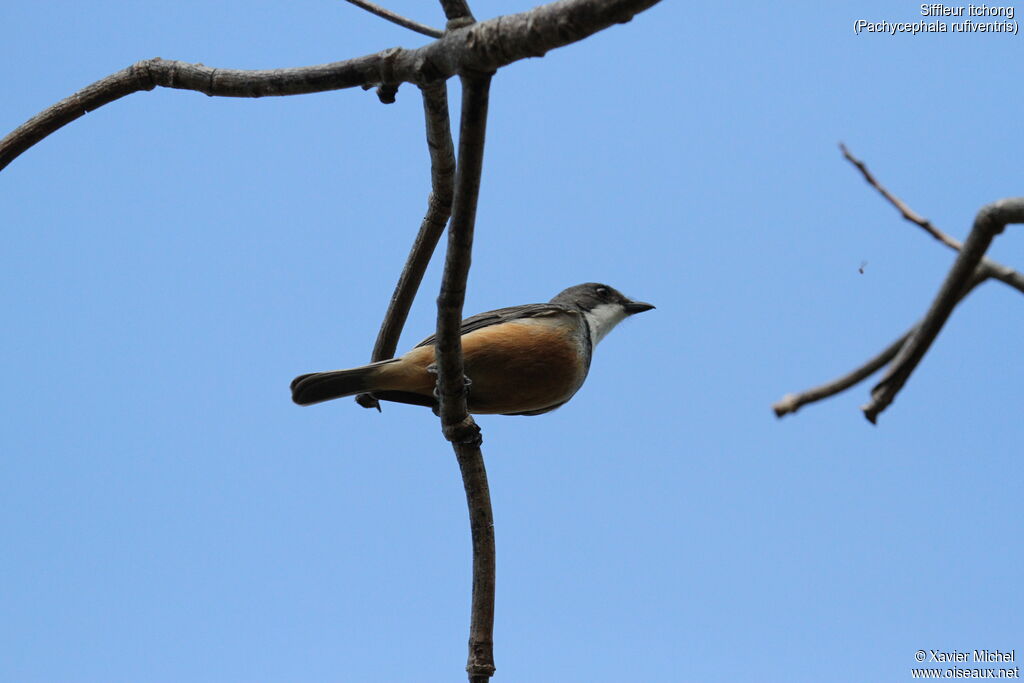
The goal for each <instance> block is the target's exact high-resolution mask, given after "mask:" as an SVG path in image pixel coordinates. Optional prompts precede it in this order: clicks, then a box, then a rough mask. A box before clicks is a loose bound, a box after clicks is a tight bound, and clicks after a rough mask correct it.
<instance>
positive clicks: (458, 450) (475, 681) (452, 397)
mask: <svg viewBox="0 0 1024 683" xmlns="http://www.w3.org/2000/svg"><path fill="white" fill-rule="evenodd" d="M490 83H491V75H490V74H485V75H477V74H473V75H465V76H463V77H462V117H461V120H460V123H459V158H458V165H457V166H456V171H455V198H454V201H453V202H452V219H451V224H450V225H449V227H448V251H447V253H446V255H445V264H444V276H443V278H442V281H441V293H440V295H439V296H438V298H437V342H436V345H435V353H436V354H437V395H438V401H439V402H440V407H439V410H438V413H439V415H440V417H441V428H442V431H443V432H444V435H445V438H447V439H448V440H449V441H451V442H452V446H453V448H454V449H455V456H456V458H458V461H459V469H460V470H461V472H462V482H463V485H464V486H465V489H466V502H467V503H468V505H469V523H470V529H471V531H472V536H473V604H472V613H471V617H470V627H469V660H468V662H467V664H466V671H467V672H468V673H469V680H470V683H486V681H487V680H488V679H489V678H490V677H491V675H492V674H493V673H494V641H493V637H494V576H495V571H494V570H495V562H494V518H493V515H492V513H491V495H490V491H489V489H488V486H487V472H486V470H485V469H484V460H483V454H482V453H481V452H480V443H481V438H480V429H479V427H477V426H476V423H475V422H473V418H471V417H470V416H469V412H468V410H467V406H466V383H465V377H464V374H463V362H462V340H461V338H460V328H461V323H462V305H463V302H464V301H465V298H466V279H467V277H468V276H469V265H470V258H471V252H472V248H473V226H474V223H475V221H476V205H477V198H478V196H479V193H480V173H481V171H482V169H483V153H484V137H485V132H486V128H487V99H488V92H489V89H490Z"/></svg>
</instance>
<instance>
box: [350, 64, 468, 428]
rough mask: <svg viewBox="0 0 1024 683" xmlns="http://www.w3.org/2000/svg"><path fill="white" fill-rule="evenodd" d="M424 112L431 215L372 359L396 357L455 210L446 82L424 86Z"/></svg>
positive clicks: (365, 401) (367, 401)
mask: <svg viewBox="0 0 1024 683" xmlns="http://www.w3.org/2000/svg"><path fill="white" fill-rule="evenodd" d="M421 90H422V94H423V114H424V117H425V119H426V128H427V149H428V150H429V151H430V187H431V189H430V197H429V198H428V199H427V214H426V215H425V216H424V217H423V222H422V223H420V231H419V233H418V234H417V235H416V239H415V241H413V244H412V249H411V250H410V251H409V258H408V259H407V260H406V262H405V268H403V269H402V274H401V275H400V276H399V278H398V284H396V285H395V291H394V293H393V294H392V295H391V303H389V304H388V310H387V313H385V314H384V321H383V322H382V323H381V325H380V332H379V333H378V334H377V341H376V343H375V344H374V345H373V353H372V354H371V356H370V360H371V361H378V360H385V359H387V358H393V357H394V355H395V349H396V348H398V340H399V337H401V336H402V328H403V327H405V321H406V319H407V318H408V317H409V309H410V308H411V307H412V302H413V300H414V299H415V298H416V292H417V291H418V290H419V287H420V283H421V282H422V281H423V273H425V272H426V270H427V266H428V265H429V264H430V258H431V256H432V255H433V253H434V249H435V248H436V247H437V243H438V241H439V240H440V239H441V233H443V232H444V226H445V224H447V223H448V217H449V216H450V215H451V213H452V194H453V192H454V178H455V150H454V148H453V146H452V131H451V127H450V124H449V120H450V119H449V115H448V87H447V85H446V84H445V83H444V81H441V82H438V83H433V84H430V85H425V86H422V88H421ZM356 402H357V403H358V404H359V405H361V406H363V407H364V408H376V409H377V410H380V403H379V402H378V401H377V399H376V398H374V397H373V396H371V395H370V394H359V395H358V396H356Z"/></svg>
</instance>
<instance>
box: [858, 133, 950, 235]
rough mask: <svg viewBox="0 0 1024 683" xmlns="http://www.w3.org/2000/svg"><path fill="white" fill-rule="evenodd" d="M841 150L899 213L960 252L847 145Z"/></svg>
mask: <svg viewBox="0 0 1024 683" xmlns="http://www.w3.org/2000/svg"><path fill="white" fill-rule="evenodd" d="M839 149H840V151H842V153H843V157H845V158H846V160H847V161H849V162H850V163H851V164H853V165H854V166H856V167H857V170H858V171H860V173H861V175H863V176H864V180H866V181H867V182H868V185H870V186H871V187H873V188H875V189H876V190H878V192H879V193H880V194H881V195H882V196H883V197H885V198H886V200H887V201H888V202H889V203H890V204H892V205H893V206H895V207H896V210H897V211H899V212H900V214H901V215H902V216H903V217H904V218H905V219H907V220H908V221H910V222H911V223H914V224H915V225H919V226H920V227H921V228H923V229H924V230H925V232H927V233H928V234H929V235H931V236H932V237H934V238H935V239H937V240H939V241H940V242H942V243H943V244H945V245H946V246H947V247H949V248H950V249H953V250H954V251H960V247H961V244H960V242H959V241H958V240H956V239H954V238H952V237H950V236H949V235H947V234H946V233H944V232H942V231H941V230H939V229H938V228H936V227H935V226H934V225H932V222H931V221H930V220H928V219H927V218H925V217H923V216H921V215H920V214H918V213H917V212H916V211H914V210H913V209H911V208H910V207H909V206H907V205H906V204H905V203H904V202H903V200H902V199H900V198H899V197H897V196H896V195H894V194H892V193H891V192H889V190H887V189H885V187H883V186H882V184H881V183H879V182H878V181H877V180H876V179H875V176H873V175H872V174H871V171H869V170H868V167H867V166H865V165H864V162H863V161H861V160H860V159H858V158H856V157H855V156H853V155H852V154H850V150H848V149H846V145H844V144H843V143H841V142H840V143H839Z"/></svg>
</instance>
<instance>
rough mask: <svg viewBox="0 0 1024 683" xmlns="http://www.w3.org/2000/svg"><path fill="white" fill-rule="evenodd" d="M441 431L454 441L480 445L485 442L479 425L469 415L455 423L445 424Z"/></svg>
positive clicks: (445, 436)
mask: <svg viewBox="0 0 1024 683" xmlns="http://www.w3.org/2000/svg"><path fill="white" fill-rule="evenodd" d="M441 432H442V433H443V434H444V438H446V439H448V440H449V441H451V442H452V443H461V444H466V445H469V446H479V445H481V444H482V443H483V442H484V438H483V436H482V435H481V433H480V427H479V425H477V423H476V422H475V421H474V420H473V418H472V417H471V416H469V415H467V416H466V417H465V418H463V419H462V420H459V421H458V422H456V423H454V424H446V425H443V426H442V427H441Z"/></svg>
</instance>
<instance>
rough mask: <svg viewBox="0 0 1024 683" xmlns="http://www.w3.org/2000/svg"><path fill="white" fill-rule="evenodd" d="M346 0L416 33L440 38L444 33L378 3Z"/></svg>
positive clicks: (365, 0) (364, 0)
mask: <svg viewBox="0 0 1024 683" xmlns="http://www.w3.org/2000/svg"><path fill="white" fill-rule="evenodd" d="M346 1H347V2H350V3H352V4H353V5H355V6H356V7H360V8H362V9H364V10H366V11H367V12H369V13H370V14H376V15H377V16H378V17H380V18H381V19H387V20H388V21H390V22H391V23H392V24H398V25H399V26H401V27H403V28H407V29H409V30H410V31H416V33H422V34H423V35H425V36H430V37H431V38H440V37H441V36H443V35H444V31H439V30H438V29H436V28H434V27H433V26H427V25H426V24H421V23H419V22H418V21H413V20H412V19H407V18H406V17H403V16H402V15H401V14H396V13H395V12H392V11H391V10H389V9H386V8H384V7H381V6H380V5H375V4H373V3H372V2H367V0H346Z"/></svg>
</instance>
